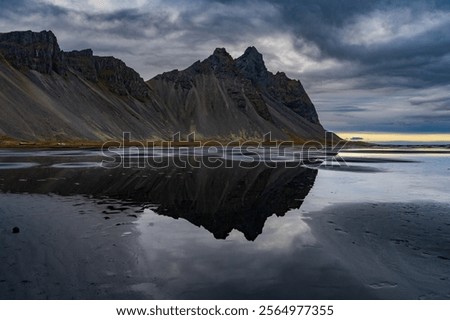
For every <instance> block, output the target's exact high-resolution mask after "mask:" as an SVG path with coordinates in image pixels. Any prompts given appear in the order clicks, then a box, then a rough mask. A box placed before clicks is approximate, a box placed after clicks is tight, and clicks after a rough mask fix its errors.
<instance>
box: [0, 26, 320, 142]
mask: <svg viewBox="0 0 450 320" xmlns="http://www.w3.org/2000/svg"><path fill="white" fill-rule="evenodd" d="M0 88H1V89H0V90H1V91H0V108H1V111H2V115H3V117H2V118H1V119H0V136H9V137H12V138H15V139H28V140H75V139H78V140H80V139H81V140H83V139H87V140H106V139H117V138H120V137H121V136H122V133H123V132H131V133H132V136H133V137H134V138H136V139H170V138H171V137H172V135H174V134H175V133H177V132H180V133H181V134H182V135H185V136H186V135H188V134H190V133H192V132H195V133H196V134H197V137H198V138H200V139H216V140H222V141H223V140H235V139H255V140H261V139H262V137H263V136H264V135H265V134H267V133H269V132H270V133H271V134H272V137H273V138H275V139H280V140H286V139H291V138H294V139H300V140H308V139H315V140H323V138H324V136H325V131H324V129H323V127H322V126H321V125H320V122H319V119H318V116H317V113H316V111H315V108H314V105H313V104H312V102H311V100H310V99H309V97H308V95H307V94H306V92H305V90H304V89H303V87H302V85H301V83H300V82H299V81H296V80H291V79H289V78H288V77H286V75H285V74H284V73H277V74H272V73H271V72H269V71H268V70H267V69H266V66H265V64H264V61H263V57H262V55H261V54H260V53H259V52H258V51H257V50H256V49H255V48H254V47H250V48H248V49H247V50H246V51H245V53H244V54H243V55H242V56H241V57H239V58H237V59H233V58H232V57H231V56H230V55H229V54H228V53H227V52H226V50H225V49H220V48H219V49H216V50H215V51H214V53H213V54H212V55H211V56H210V57H208V58H207V59H205V60H204V61H198V62H196V63H194V64H193V65H192V66H190V67H189V68H187V69H186V70H183V71H178V70H174V71H171V72H167V73H164V74H162V75H159V76H156V77H155V78H153V79H152V80H150V81H148V82H147V83H146V82H144V81H143V79H142V78H141V77H140V76H139V74H138V73H137V72H136V71H134V70H133V69H131V68H129V67H127V66H126V64H125V63H124V62H122V61H121V60H119V59H116V58H114V57H99V56H95V55H94V54H93V52H92V50H90V49H87V50H82V51H72V52H64V51H62V50H61V49H60V48H59V45H58V42H57V39H56V37H55V35H54V34H53V33H52V32H51V31H42V32H39V33H35V32H31V31H25V32H11V33H0Z"/></svg>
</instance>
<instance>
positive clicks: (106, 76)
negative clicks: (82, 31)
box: [0, 31, 149, 100]
mask: <svg viewBox="0 0 450 320" xmlns="http://www.w3.org/2000/svg"><path fill="white" fill-rule="evenodd" d="M0 54H1V55H2V56H3V57H4V59H5V60H6V61H7V62H9V63H10V64H11V65H12V66H13V67H14V68H16V69H18V70H21V71H27V70H35V71H38V72H40V73H43V74H51V73H52V72H55V73H57V74H59V75H62V76H65V75H67V72H69V71H75V72H78V73H79V74H80V75H81V76H82V77H84V78H85V79H87V80H90V81H92V82H101V83H103V84H105V85H106V86H107V87H108V89H109V90H111V92H114V93H116V94H118V95H121V96H126V95H130V96H132V97H134V98H137V99H139V100H144V99H145V98H148V97H149V93H148V87H147V85H146V84H145V82H144V80H143V79H142V78H141V77H140V76H139V74H138V73H137V72H136V71H134V70H133V69H131V68H129V67H127V66H126V65H125V63H124V62H122V61H121V60H119V59H116V58H114V57H97V56H94V55H93V52H92V50H90V49H87V50H82V51H72V52H64V51H61V49H60V48H59V45H58V41H57V39H56V36H55V35H54V34H53V32H51V31H42V32H39V33H36V32H32V31H25V32H11V33H1V34H0Z"/></svg>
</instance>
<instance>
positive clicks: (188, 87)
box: [147, 47, 325, 140]
mask: <svg viewBox="0 0 450 320" xmlns="http://www.w3.org/2000/svg"><path fill="white" fill-rule="evenodd" d="M147 83H148V85H149V86H150V87H151V88H152V89H153V90H154V92H156V94H157V95H158V96H159V97H161V99H162V100H163V103H164V104H165V105H166V106H167V107H168V108H170V109H171V110H172V111H173V114H174V116H175V118H174V119H173V120H174V121H175V122H177V123H179V124H180V128H181V129H182V130H183V132H193V131H195V132H197V133H200V134H201V135H202V136H204V137H222V138H227V137H232V138H242V137H244V138H247V139H260V138H261V137H262V136H263V135H264V134H265V133H267V132H271V134H272V138H274V139H279V140H286V139H290V138H295V139H305V140H306V139H315V140H323V138H324V136H325V130H324V129H323V127H322V125H321V124H320V122H319V118H318V116H317V112H316V110H315V108H314V105H313V104H312V102H311V100H310V99H309V97H308V95H307V94H306V92H305V90H304V89H303V86H302V85H301V83H300V81H297V80H291V79H289V78H288V77H287V76H286V75H285V74H284V73H280V72H279V73H277V74H273V73H271V72H269V71H267V69H266V66H265V64H264V61H263V57H262V55H261V54H260V53H259V52H258V51H257V50H256V49H255V48H254V47H249V48H248V49H247V50H246V51H245V53H244V54H243V55H242V56H241V57H239V58H237V59H235V60H234V59H233V58H232V57H231V56H230V55H229V54H228V53H227V52H226V50H225V49H223V48H218V49H216V50H215V51H214V53H213V55H211V56H210V57H209V58H207V59H206V60H204V61H201V62H200V61H198V62H196V63H194V64H193V65H192V66H190V67H189V68H187V69H186V70H183V71H178V70H174V71H171V72H167V73H163V74H161V75H158V76H156V77H155V78H153V79H151V80H150V81H148V82H147Z"/></svg>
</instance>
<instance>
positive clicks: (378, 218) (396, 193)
mask: <svg viewBox="0 0 450 320" xmlns="http://www.w3.org/2000/svg"><path fill="white" fill-rule="evenodd" d="M258 152H259V153H260V154H261V150H259V151H258ZM123 153H124V154H127V155H128V156H129V157H128V158H127V162H126V163H125V164H124V163H121V165H120V166H111V165H110V166H109V167H108V168H105V166H104V163H103V165H102V160H103V161H104V160H105V157H104V156H102V154H101V153H100V151H98V150H0V298H2V299H422V298H424V299H427V298H432V299H448V298H450V271H449V270H450V198H449V196H448V190H449V189H450V179H449V178H450V154H449V150H448V149H431V148H427V149H380V150H376V149H370V150H347V151H345V152H341V153H340V154H339V155H340V156H341V157H342V158H340V159H341V160H345V164H343V163H342V161H341V162H339V163H338V162H336V161H332V159H329V158H327V156H325V155H320V154H318V155H315V158H316V159H319V160H320V161H318V162H316V161H308V162H307V163H305V164H303V165H297V166H292V167H289V168H286V167H285V166H283V165H278V166H272V165H267V161H266V160H267V159H266V155H265V153H264V152H262V154H264V157H262V158H261V157H260V158H258V159H259V161H258V163H257V164H255V165H251V166H250V165H244V166H236V165H232V166H230V167H227V166H220V167H217V168H208V167H205V166H199V167H196V168H193V167H189V166H187V167H185V168H183V167H180V166H176V165H173V164H170V165H165V166H160V167H158V166H141V165H140V164H139V163H138V160H142V158H155V156H156V155H157V156H158V157H162V158H165V157H173V156H174V155H173V154H171V153H170V152H168V151H167V150H153V151H151V152H147V153H145V154H140V153H139V154H136V153H135V152H134V151H132V150H123ZM183 156H185V157H192V152H191V151H188V152H187V154H184V155H183ZM199 156H200V157H202V156H204V155H201V154H200V155H199ZM208 156H210V155H208ZM230 156H233V154H230V153H229V152H228V153H226V154H224V156H223V157H221V158H222V159H224V161H225V162H227V163H229V162H230V161H235V162H242V161H244V162H246V163H248V155H247V158H246V159H244V158H243V157H245V154H241V153H240V154H239V155H238V156H237V157H234V158H233V157H230ZM250 156H253V157H254V156H255V153H253V154H250ZM285 156H286V155H285V154H283V155H277V156H276V157H275V159H273V158H271V159H270V161H271V162H272V163H283V161H285V160H286V158H285ZM231 158H233V159H231ZM107 160H110V159H107ZM138 164H139V165H138ZM15 227H16V228H18V229H19V230H20V231H19V232H18V233H17V232H15V233H13V232H12V230H13V229H14V228H15Z"/></svg>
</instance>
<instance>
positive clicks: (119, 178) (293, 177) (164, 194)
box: [0, 157, 317, 241]
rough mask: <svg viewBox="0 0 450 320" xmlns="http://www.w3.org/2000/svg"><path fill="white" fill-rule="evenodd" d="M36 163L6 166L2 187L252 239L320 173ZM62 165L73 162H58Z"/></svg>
mask: <svg viewBox="0 0 450 320" xmlns="http://www.w3.org/2000/svg"><path fill="white" fill-rule="evenodd" d="M35 160H39V165H38V166H34V167H32V168H22V169H11V170H2V171H0V177H1V178H2V180H1V181H0V182H1V183H0V190H1V191H3V192H8V193H37V194H57V195H62V196H68V195H86V196H90V197H92V198H94V199H99V201H104V200H105V198H108V199H114V200H117V204H118V205H117V206H114V205H111V206H109V207H108V210H106V211H103V214H106V215H108V214H120V213H121V207H122V208H123V206H124V205H126V204H128V205H129V204H133V206H138V207H141V208H142V209H144V208H146V207H149V206H151V207H152V209H153V211H155V212H156V213H158V214H160V215H165V216H170V217H173V218H176V219H178V218H183V219H186V220H187V221H189V222H190V223H192V224H194V225H196V226H202V227H204V228H205V229H207V230H208V231H209V232H211V233H212V234H213V235H214V237H215V238H217V239H225V238H227V236H228V235H229V234H230V232H231V231H232V230H233V229H236V230H238V231H240V232H242V233H243V234H244V235H245V238H246V239H247V240H251V241H252V240H255V239H256V238H257V237H258V235H259V234H261V233H262V230H263V227H264V223H265V221H266V220H267V218H268V217H270V216H272V215H273V214H275V215H277V216H283V215H284V214H285V213H286V212H287V211H289V210H290V209H292V208H299V207H300V206H301V204H302V203H303V200H304V198H305V197H306V196H307V195H308V193H309V191H310V189H311V187H312V186H313V184H314V181H315V178H316V175H317V170H313V169H309V168H306V167H297V168H289V169H286V168H282V167H281V166H279V168H269V167H267V166H265V165H264V164H263V163H261V164H260V165H258V166H256V167H255V168H251V169H249V168H240V167H235V168H225V167H220V168H215V169H209V168H205V167H202V168H188V169H186V168H177V167H174V166H172V167H167V168H150V167H148V168H133V167H132V168H114V169H106V168H102V167H99V166H95V165H92V166H86V165H84V166H81V165H80V166H77V165H76V164H77V162H71V159H70V158H69V159H66V158H64V159H58V158H46V157H42V158H40V159H36V158H35V159H33V161H35ZM74 160H75V159H72V161H74ZM78 160H79V159H78ZM55 161H56V164H57V165H55ZM62 162H64V163H67V164H69V165H66V166H64V165H58V163H62ZM80 163H82V164H86V163H90V162H88V161H86V160H83V162H80ZM92 163H94V164H95V162H92ZM25 182H26V183H25Z"/></svg>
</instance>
